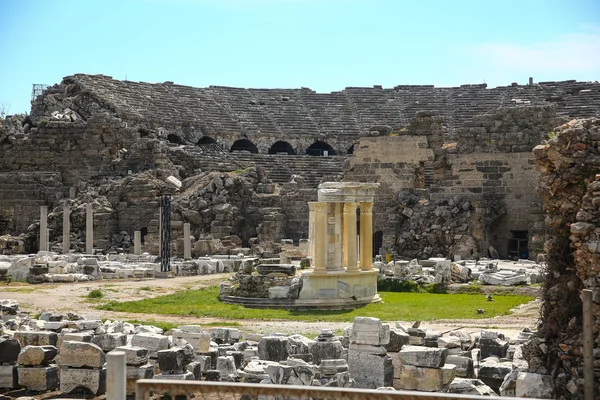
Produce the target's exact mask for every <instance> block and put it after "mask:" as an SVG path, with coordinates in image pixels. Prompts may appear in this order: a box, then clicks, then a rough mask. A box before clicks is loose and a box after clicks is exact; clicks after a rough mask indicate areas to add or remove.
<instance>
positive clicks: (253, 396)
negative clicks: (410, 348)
mask: <svg viewBox="0 0 600 400" xmlns="http://www.w3.org/2000/svg"><path fill="white" fill-rule="evenodd" d="M165 394H168V395H169V397H166V398H171V399H179V398H181V399H183V398H186V399H190V398H192V397H193V398H194V399H200V400H312V399H314V400H317V399H318V400H451V399H473V400H475V399H477V400H481V399H483V398H484V397H483V396H473V395H458V394H447V393H427V392H409V391H396V390H366V389H342V388H333V387H318V386H289V385H263V384H250V383H231V382H206V381H171V380H166V379H141V380H139V381H137V383H136V387H135V399H136V400H149V399H150V396H151V395H159V398H160V396H161V395H165ZM107 400H112V399H109V398H108V397H107Z"/></svg>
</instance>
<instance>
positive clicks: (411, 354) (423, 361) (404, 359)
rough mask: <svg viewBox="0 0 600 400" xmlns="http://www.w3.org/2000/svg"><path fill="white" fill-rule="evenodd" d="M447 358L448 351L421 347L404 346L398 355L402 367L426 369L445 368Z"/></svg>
mask: <svg viewBox="0 0 600 400" xmlns="http://www.w3.org/2000/svg"><path fill="white" fill-rule="evenodd" d="M447 356H448V350H447V349H438V348H432V347H421V346H404V347H403V348H402V349H401V350H400V351H399V352H398V354H397V357H398V361H399V362H400V364H402V365H413V366H415V367H426V368H441V367H443V366H444V364H445V362H446V357H447Z"/></svg>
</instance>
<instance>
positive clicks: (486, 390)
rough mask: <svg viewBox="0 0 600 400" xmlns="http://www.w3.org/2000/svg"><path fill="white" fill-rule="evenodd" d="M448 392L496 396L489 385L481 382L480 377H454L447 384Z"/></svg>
mask: <svg viewBox="0 0 600 400" xmlns="http://www.w3.org/2000/svg"><path fill="white" fill-rule="evenodd" d="M448 393H455V394H463V395H476V396H492V397H497V396H498V395H497V394H496V392H494V391H493V390H492V388H491V387H489V386H488V385H486V384H485V383H483V381H481V380H480V379H465V378H454V380H453V381H452V382H451V383H450V385H449V386H448Z"/></svg>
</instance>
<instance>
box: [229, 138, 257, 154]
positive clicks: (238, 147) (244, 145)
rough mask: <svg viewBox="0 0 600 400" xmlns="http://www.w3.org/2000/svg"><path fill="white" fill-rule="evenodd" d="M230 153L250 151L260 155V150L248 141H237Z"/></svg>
mask: <svg viewBox="0 0 600 400" xmlns="http://www.w3.org/2000/svg"><path fill="white" fill-rule="evenodd" d="M229 151H249V152H250V153H255V154H256V153H258V148H257V147H256V145H255V144H254V143H252V142H251V141H249V140H248V139H240V140H236V141H235V143H233V144H232V145H231V148H230V149H229Z"/></svg>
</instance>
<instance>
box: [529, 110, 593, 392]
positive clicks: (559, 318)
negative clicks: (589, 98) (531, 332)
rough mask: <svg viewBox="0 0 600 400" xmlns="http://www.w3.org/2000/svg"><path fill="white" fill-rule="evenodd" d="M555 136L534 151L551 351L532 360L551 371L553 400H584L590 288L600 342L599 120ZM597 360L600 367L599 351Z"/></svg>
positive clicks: (543, 333)
mask: <svg viewBox="0 0 600 400" xmlns="http://www.w3.org/2000/svg"><path fill="white" fill-rule="evenodd" d="M551 136H552V137H551V139H549V140H548V141H547V142H546V143H545V144H542V145H538V146H536V147H535V149H534V150H533V153H534V155H535V158H536V163H537V167H538V169H539V170H540V172H541V179H540V182H539V187H538V192H539V195H540V197H541V199H542V201H543V207H544V211H545V213H546V218H545V222H546V226H547V240H546V242H545V245H544V249H545V251H546V253H547V259H546V260H547V265H548V267H547V268H548V271H547V275H546V281H545V285H544V288H543V296H542V299H543V306H542V320H541V322H540V326H539V336H540V337H541V339H540V340H545V345H546V346H547V348H548V352H547V353H546V354H542V353H540V352H539V351H538V352H528V358H529V364H530V369H532V368H545V369H546V371H547V372H548V373H551V374H552V376H553V378H554V379H555V393H554V396H553V397H554V398H561V396H566V397H568V398H571V397H573V398H576V397H579V398H583V392H582V387H581V385H580V383H581V382H582V380H583V379H582V378H583V375H582V373H581V371H582V366H583V357H582V354H583V344H582V330H581V327H582V311H581V308H582V303H581V298H580V293H581V289H590V290H592V291H593V299H594V304H593V318H594V323H593V330H594V335H595V341H594V342H595V344H594V347H595V348H596V347H598V346H599V345H600V335H599V334H598V332H600V306H599V305H598V304H599V302H598V299H600V285H599V282H600V268H599V267H598V265H600V246H599V243H600V176H599V175H598V172H599V171H600V151H599V148H600V120H599V119H580V120H572V121H570V122H568V123H566V124H563V125H561V126H560V127H558V128H557V129H555V130H554V131H553V132H552V134H551ZM535 347H536V346H535V345H534V346H531V348H535ZM594 359H595V361H594V365H596V364H597V363H599V362H600V354H598V353H597V352H596V351H595V350H594ZM594 390H595V393H596V396H598V393H600V390H599V387H598V384H597V382H595V383H594Z"/></svg>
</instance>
